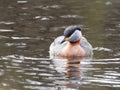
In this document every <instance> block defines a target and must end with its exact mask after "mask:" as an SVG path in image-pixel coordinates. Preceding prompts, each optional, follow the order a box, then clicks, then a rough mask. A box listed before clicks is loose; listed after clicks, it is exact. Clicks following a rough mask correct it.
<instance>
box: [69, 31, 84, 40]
mask: <svg viewBox="0 0 120 90" xmlns="http://www.w3.org/2000/svg"><path fill="white" fill-rule="evenodd" d="M81 37H82V33H81V31H79V30H76V31H75V32H74V33H73V34H72V35H71V36H70V40H69V41H70V42H76V41H78V40H80V38H81Z"/></svg>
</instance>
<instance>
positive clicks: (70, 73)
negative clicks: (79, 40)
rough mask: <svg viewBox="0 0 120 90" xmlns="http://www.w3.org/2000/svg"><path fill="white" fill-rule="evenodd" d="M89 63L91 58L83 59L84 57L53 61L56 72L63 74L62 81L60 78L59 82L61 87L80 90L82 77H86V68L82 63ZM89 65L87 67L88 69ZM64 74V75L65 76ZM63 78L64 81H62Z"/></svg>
mask: <svg viewBox="0 0 120 90" xmlns="http://www.w3.org/2000/svg"><path fill="white" fill-rule="evenodd" d="M86 60H87V62H88V61H89V60H91V58H89V59H88V58H83V57H76V58H64V59H63V58H61V59H53V64H54V68H55V70H56V71H57V72H58V73H59V74H61V75H59V76H60V77H59V78H60V79H59V78H58V79H57V80H56V81H57V82H62V83H58V84H59V85H60V86H63V87H64V88H67V89H68V88H74V89H78V88H79V86H80V84H81V82H82V77H84V76H85V75H84V73H83V72H85V71H83V68H85V67H84V66H86V65H82V64H81V62H84V61H85V62H86ZM88 66H89V65H87V67H88ZM63 74H64V75H63ZM61 78H62V79H61Z"/></svg>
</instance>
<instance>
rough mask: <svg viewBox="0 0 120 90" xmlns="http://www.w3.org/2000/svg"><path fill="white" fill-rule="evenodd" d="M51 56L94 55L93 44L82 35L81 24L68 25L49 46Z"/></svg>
mask: <svg viewBox="0 0 120 90" xmlns="http://www.w3.org/2000/svg"><path fill="white" fill-rule="evenodd" d="M49 53H50V57H78V56H80V57H86V56H92V55H93V48H92V45H91V44H90V43H89V42H88V41H87V39H86V38H85V37H83V35H82V29H81V27H80V26H76V25H75V26H68V27H67V28H66V29H65V30H64V34H63V35H62V36H59V37H57V38H56V39H55V40H54V41H53V42H52V43H51V45H50V47H49Z"/></svg>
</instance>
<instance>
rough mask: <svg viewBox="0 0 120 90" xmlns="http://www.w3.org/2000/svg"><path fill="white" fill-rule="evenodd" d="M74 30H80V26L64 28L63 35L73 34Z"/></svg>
mask: <svg viewBox="0 0 120 90" xmlns="http://www.w3.org/2000/svg"><path fill="white" fill-rule="evenodd" d="M76 30H79V31H81V28H80V26H69V27H67V28H66V29H65V31H64V36H65V37H70V36H71V35H72V34H73V32H74V31H76Z"/></svg>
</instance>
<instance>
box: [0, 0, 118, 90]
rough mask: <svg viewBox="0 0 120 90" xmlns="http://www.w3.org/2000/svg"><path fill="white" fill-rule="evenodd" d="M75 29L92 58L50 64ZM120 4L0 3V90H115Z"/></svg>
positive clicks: (107, 0) (91, 0)
mask: <svg viewBox="0 0 120 90" xmlns="http://www.w3.org/2000/svg"><path fill="white" fill-rule="evenodd" d="M69 25H80V26H81V27H82V28H83V34H84V36H85V37H86V38H87V39H88V40H89V42H90V43H91V44H92V46H93V48H94V56H93V58H77V59H72V60H68V59H65V60H62V59H54V60H50V59H49V53H48V51H49V45H50V43H51V42H52V41H53V40H54V38H56V37H57V36H59V35H62V33H63V31H64V29H65V28H66V27H67V26H69ZM119 89H120V0H0V90H119Z"/></svg>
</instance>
